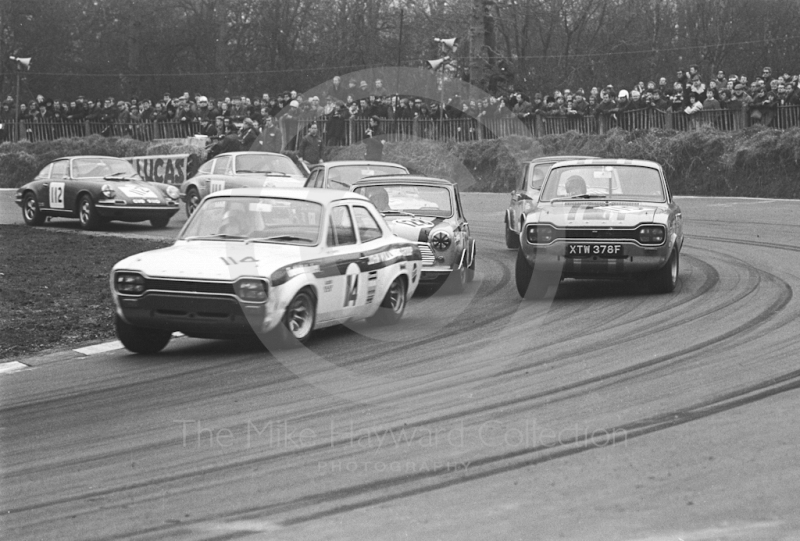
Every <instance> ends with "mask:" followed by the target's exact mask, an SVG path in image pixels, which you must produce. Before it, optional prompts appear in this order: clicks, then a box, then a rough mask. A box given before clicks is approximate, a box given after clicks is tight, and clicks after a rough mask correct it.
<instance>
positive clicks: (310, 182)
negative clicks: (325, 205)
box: [303, 169, 319, 188]
mask: <svg viewBox="0 0 800 541" xmlns="http://www.w3.org/2000/svg"><path fill="white" fill-rule="evenodd" d="M318 175H319V169H314V170H313V171H312V172H311V176H309V177H308V180H306V183H305V185H304V186H303V187H304V188H316V187H317V186H316V182H317V176H318Z"/></svg>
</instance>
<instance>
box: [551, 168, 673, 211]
mask: <svg viewBox="0 0 800 541" xmlns="http://www.w3.org/2000/svg"><path fill="white" fill-rule="evenodd" d="M589 198H591V199H609V200H611V199H613V200H616V201H620V200H621V201H646V202H657V203H661V202H664V201H666V193H665V190H664V183H663V182H662V179H661V175H660V173H659V172H658V170H656V169H653V168H652V167H643V166H636V165H574V166H566V167H554V168H553V169H551V170H550V174H549V175H548V176H547V180H546V181H545V183H544V186H543V188H542V195H541V196H540V197H539V200H540V201H552V200H556V199H589Z"/></svg>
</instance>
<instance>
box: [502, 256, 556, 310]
mask: <svg viewBox="0 0 800 541" xmlns="http://www.w3.org/2000/svg"><path fill="white" fill-rule="evenodd" d="M514 278H515V281H516V284H517V293H519V296H520V297H522V298H523V299H528V300H536V299H541V298H543V297H544V296H545V294H547V290H548V289H549V288H550V286H556V287H557V286H558V283H559V281H560V280H561V276H560V274H559V273H557V272H552V271H547V272H545V271H539V272H537V273H536V278H535V279H534V273H533V265H531V264H530V263H529V262H528V258H526V257H525V254H524V253H522V250H518V251H517V262H516V265H515V267H514Z"/></svg>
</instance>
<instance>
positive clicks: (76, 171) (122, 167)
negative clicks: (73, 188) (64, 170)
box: [72, 156, 139, 178]
mask: <svg viewBox="0 0 800 541" xmlns="http://www.w3.org/2000/svg"><path fill="white" fill-rule="evenodd" d="M108 176H118V177H125V178H139V175H138V174H137V173H136V169H135V168H134V167H133V165H131V164H130V163H129V162H127V161H125V160H120V159H119V158H104V157H102V156H101V157H97V158H76V159H74V160H72V177H73V178H103V177H108Z"/></svg>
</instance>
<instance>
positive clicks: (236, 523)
mask: <svg viewBox="0 0 800 541" xmlns="http://www.w3.org/2000/svg"><path fill="white" fill-rule="evenodd" d="M191 529H192V530H195V531H200V532H204V533H208V532H251V533H260V532H275V531H278V530H281V529H283V528H282V526H281V525H280V524H276V523H275V522H270V521H269V520H259V519H255V520H233V521H231V522H206V523H201V524H197V525H196V526H193V527H192V528H191Z"/></svg>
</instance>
